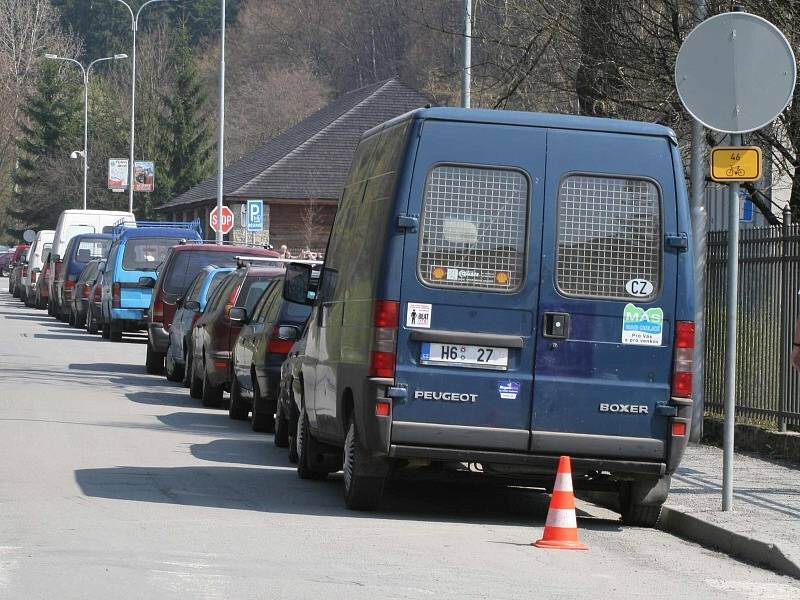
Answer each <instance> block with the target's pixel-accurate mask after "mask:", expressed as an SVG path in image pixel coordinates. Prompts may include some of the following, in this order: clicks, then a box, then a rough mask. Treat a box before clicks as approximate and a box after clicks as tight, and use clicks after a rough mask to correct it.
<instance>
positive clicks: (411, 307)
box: [406, 302, 433, 329]
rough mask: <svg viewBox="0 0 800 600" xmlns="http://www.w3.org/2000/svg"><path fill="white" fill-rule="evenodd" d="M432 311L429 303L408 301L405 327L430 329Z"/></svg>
mask: <svg viewBox="0 0 800 600" xmlns="http://www.w3.org/2000/svg"><path fill="white" fill-rule="evenodd" d="M432 313H433V307H432V306H431V305H430V304H420V303H418V302H409V303H408V309H407V311H406V327H417V328H420V329H430V328H431V314H432Z"/></svg>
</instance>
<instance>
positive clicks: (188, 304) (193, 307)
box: [183, 300, 200, 312]
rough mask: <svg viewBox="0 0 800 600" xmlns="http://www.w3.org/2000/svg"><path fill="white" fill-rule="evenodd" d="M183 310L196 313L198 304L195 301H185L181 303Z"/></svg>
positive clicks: (198, 307)
mask: <svg viewBox="0 0 800 600" xmlns="http://www.w3.org/2000/svg"><path fill="white" fill-rule="evenodd" d="M183 308H185V309H186V310H193V311H195V312H197V311H198V310H200V303H199V302H198V301H197V300H187V301H186V302H184V303H183Z"/></svg>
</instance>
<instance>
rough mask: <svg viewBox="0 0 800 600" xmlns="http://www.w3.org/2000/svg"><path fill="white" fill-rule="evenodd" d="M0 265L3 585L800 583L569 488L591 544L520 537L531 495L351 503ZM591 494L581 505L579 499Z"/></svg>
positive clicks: (454, 590) (577, 592) (390, 593)
mask: <svg viewBox="0 0 800 600" xmlns="http://www.w3.org/2000/svg"><path fill="white" fill-rule="evenodd" d="M6 285H7V284H6V280H5V279H3V280H0V457H2V458H0V598H3V599H5V598H11V599H17V598H20V599H25V600H27V599H37V598H42V599H48V600H49V599H53V598H59V599H64V600H67V599H73V598H75V599H81V600H84V599H87V598H103V599H107V598H115V599H117V598H148V599H152V598H158V599H162V598H236V599H237V600H238V599H245V598H287V599H300V598H314V599H326V600H327V599H334V598H342V599H347V600H356V599H360V598H364V599H370V600H373V599H378V598H381V599H382V598H415V599H416V598H427V597H431V598H458V599H460V600H463V599H468V598H492V599H496V598H497V599H499V598H513V599H515V600H516V599H519V598H530V597H540V598H547V599H555V598H569V599H570V600H572V599H576V598H614V599H620V598H621V599H625V598H643V599H647V600H654V599H658V598H664V599H669V600H675V598H702V599H715V598H720V599H722V598H724V599H726V600H731V599H752V600H756V599H757V600H763V598H770V600H784V599H785V600H789V599H792V600H796V599H797V598H799V597H800V584H799V583H798V582H796V581H794V580H792V579H788V578H786V577H780V576H778V575H775V574H773V573H771V572H769V571H765V570H762V569H759V568H757V567H753V566H750V565H747V564H744V563H740V562H737V561H735V560H732V559H730V558H728V557H726V556H724V555H721V554H718V553H715V552H709V551H707V550H704V549H702V548H700V547H699V546H696V545H694V544H690V543H687V542H685V541H683V540H680V539H678V538H675V537H672V536H670V535H668V534H666V533H663V532H660V531H654V530H647V529H639V528H633V527H621V526H620V525H619V523H618V521H617V518H616V515H614V514H613V513H609V512H606V511H603V510H602V509H597V508H595V507H588V506H586V505H582V507H583V508H584V510H582V511H580V513H579V519H578V522H579V527H580V530H581V531H580V535H581V538H582V541H584V542H586V543H587V544H588V545H589V548H590V550H589V552H586V553H577V552H567V551H553V550H550V551H548V550H539V549H536V548H532V547H531V546H529V543H530V542H531V541H532V540H535V539H537V538H538V537H539V536H540V534H541V531H542V526H543V523H544V518H545V515H546V511H547V498H546V497H545V496H544V495H542V494H539V493H534V492H530V491H528V490H521V489H515V490H505V491H499V492H498V491H488V490H484V491H480V490H475V489H473V488H466V489H465V488H456V487H449V486H442V485H414V486H399V487H398V486H395V487H394V488H393V489H391V490H390V492H389V497H388V498H387V501H386V502H385V505H384V507H383V508H382V510H380V511H379V512H377V513H372V514H359V513H353V512H349V511H347V510H346V509H345V508H344V507H343V503H342V499H341V481H340V476H338V475H337V476H334V477H331V478H330V479H329V480H328V481H324V482H305V481H301V480H299V479H298V478H297V475H296V473H295V469H294V468H293V467H292V466H291V465H289V464H288V463H287V461H286V455H285V451H279V450H277V449H276V448H275V447H274V446H273V445H272V439H271V437H270V436H264V435H258V434H254V433H252V432H251V431H250V429H249V424H248V423H241V422H232V421H230V420H229V419H228V416H227V412H225V411H220V410H206V409H203V408H201V407H200V406H199V403H198V402H196V401H194V400H192V399H191V398H189V395H188V394H187V393H186V391H185V390H184V389H183V388H182V387H180V386H178V385H173V384H168V383H167V382H166V380H164V379H163V378H160V377H153V376H148V375H146V374H145V372H144V366H143V363H144V354H145V346H144V343H145V338H144V337H142V336H138V337H135V338H134V337H128V338H126V341H125V342H124V343H118V344H115V343H111V342H107V341H102V340H101V339H100V338H99V337H90V336H88V335H86V334H85V333H82V332H80V331H77V330H74V329H70V328H69V327H68V326H66V325H64V324H62V323H58V322H56V321H55V320H53V319H51V318H48V317H47V315H46V314H44V313H43V312H41V311H34V310H31V309H26V308H24V307H23V306H22V305H21V304H20V303H19V302H17V301H14V300H12V299H11V297H10V296H9V295H8V294H7V293H6V292H5V290H6V289H7V288H6ZM586 511H588V512H586Z"/></svg>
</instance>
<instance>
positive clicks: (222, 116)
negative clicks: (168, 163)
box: [217, 0, 225, 245]
mask: <svg viewBox="0 0 800 600" xmlns="http://www.w3.org/2000/svg"><path fill="white" fill-rule="evenodd" d="M218 146H219V159H218V162H219V165H218V167H219V172H218V174H217V244H219V245H222V237H223V236H222V195H223V187H222V184H223V178H224V174H225V0H222V32H221V38H220V44H219V142H218Z"/></svg>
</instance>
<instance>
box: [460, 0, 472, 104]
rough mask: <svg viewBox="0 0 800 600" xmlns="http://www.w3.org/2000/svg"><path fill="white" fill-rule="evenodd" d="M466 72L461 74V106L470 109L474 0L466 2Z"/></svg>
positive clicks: (466, 0) (465, 0)
mask: <svg viewBox="0 0 800 600" xmlns="http://www.w3.org/2000/svg"><path fill="white" fill-rule="evenodd" d="M463 54H464V71H463V73H462V74H461V106H463V107H464V108H469V107H470V87H471V85H472V0H464V52H463Z"/></svg>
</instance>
